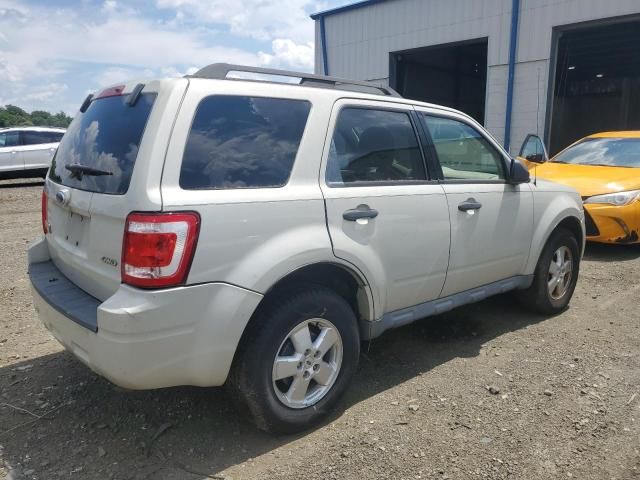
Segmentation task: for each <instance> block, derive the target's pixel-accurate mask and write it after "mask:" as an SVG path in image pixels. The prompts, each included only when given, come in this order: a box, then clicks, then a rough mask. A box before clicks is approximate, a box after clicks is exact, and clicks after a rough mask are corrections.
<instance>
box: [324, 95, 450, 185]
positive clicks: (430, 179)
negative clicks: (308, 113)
mask: <svg viewBox="0 0 640 480" xmlns="http://www.w3.org/2000/svg"><path fill="white" fill-rule="evenodd" d="M347 108H349V109H358V110H378V111H385V112H393V113H404V114H406V115H407V117H409V122H410V123H411V128H412V129H413V134H414V135H415V138H416V143H417V144H418V150H419V151H420V158H421V160H422V168H423V169H424V175H425V179H424V180H383V181H380V182H375V181H356V182H350V183H344V182H342V183H336V182H330V181H329V180H328V178H327V175H328V172H329V168H328V167H329V161H330V155H331V142H332V141H333V134H334V133H335V131H336V127H337V125H338V120H339V119H340V115H341V114H342V111H343V110H345V109H347ZM415 113H416V112H415V110H414V109H413V106H412V105H407V108H402V107H399V106H397V107H396V106H390V105H377V104H376V105H364V104H351V103H344V104H342V105H340V106H339V107H338V109H337V111H336V115H335V119H336V120H335V122H334V123H333V130H332V132H331V135H327V140H328V143H327V144H326V145H328V147H329V149H328V152H329V153H328V155H327V160H326V164H325V169H324V170H325V171H324V184H325V185H326V186H327V187H329V188H358V187H398V186H400V187H402V186H409V185H433V184H435V183H438V180H437V179H436V178H434V176H433V175H432V172H431V170H430V169H429V165H428V163H427V161H426V155H425V151H424V148H423V144H422V141H421V138H420V133H419V131H420V127H419V122H418V118H416V117H415ZM434 173H435V172H434Z"/></svg>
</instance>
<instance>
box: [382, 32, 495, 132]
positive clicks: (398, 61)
mask: <svg viewBox="0 0 640 480" xmlns="http://www.w3.org/2000/svg"><path fill="white" fill-rule="evenodd" d="M487 45H488V44H487V39H481V40H473V41H469V42H463V43H456V44H446V45H437V46H433V47H425V48H416V49H412V50H406V51H403V52H394V53H391V58H390V62H391V74H390V77H391V78H390V83H391V86H392V87H393V88H395V90H397V91H398V93H400V94H401V95H402V96H403V97H405V98H411V99H414V100H420V101H423V102H431V103H437V104H439V105H445V106H447V107H452V108H456V109H458V110H462V111H463V112H465V113H467V114H468V115H471V116H472V117H473V118H475V119H476V120H477V121H478V122H480V123H482V124H483V123H484V107H485V96H486V86H487Z"/></svg>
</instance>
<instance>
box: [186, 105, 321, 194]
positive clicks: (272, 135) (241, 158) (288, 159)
mask: <svg viewBox="0 0 640 480" xmlns="http://www.w3.org/2000/svg"><path fill="white" fill-rule="evenodd" d="M310 108H311V105H310V104H309V102H307V101H305V100H291V99H283V98H258V97H243V96H212V97H207V98H205V99H204V100H202V102H201V103H200V105H199V106H198V110H197V111H196V115H195V118H194V119H193V125H192V126H191V131H190V132H189V138H188V140H187V145H186V147H185V151H184V158H183V160H182V169H181V171H180V186H181V187H182V188H184V189H185V190H195V189H228V188H262V187H281V186H283V185H284V184H286V183H287V181H288V180H289V175H290V173H291V168H292V167H293V162H294V160H295V157H296V154H297V153H298V146H299V144H300V139H301V138H302V133H303V132H304V127H305V125H306V123H307V116H308V115H309V110H310Z"/></svg>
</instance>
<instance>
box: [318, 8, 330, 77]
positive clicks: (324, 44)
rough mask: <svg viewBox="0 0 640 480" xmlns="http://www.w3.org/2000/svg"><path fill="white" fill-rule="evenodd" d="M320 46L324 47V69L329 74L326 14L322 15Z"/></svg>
mask: <svg viewBox="0 0 640 480" xmlns="http://www.w3.org/2000/svg"><path fill="white" fill-rule="evenodd" d="M320 48H321V49H322V71H323V72H324V74H325V75H329V62H328V60H327V36H326V34H325V30H324V15H322V16H320Z"/></svg>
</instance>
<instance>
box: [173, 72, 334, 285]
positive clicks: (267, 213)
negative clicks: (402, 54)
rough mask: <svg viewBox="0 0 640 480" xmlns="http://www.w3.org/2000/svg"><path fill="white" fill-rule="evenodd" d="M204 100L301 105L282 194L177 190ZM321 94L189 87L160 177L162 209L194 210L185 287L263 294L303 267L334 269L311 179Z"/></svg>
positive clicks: (235, 84)
mask: <svg viewBox="0 0 640 480" xmlns="http://www.w3.org/2000/svg"><path fill="white" fill-rule="evenodd" d="M210 95H248V96H257V97H276V98H277V97H281V98H290V99H301V100H307V101H309V102H310V103H311V110H310V113H309V117H308V120H307V125H306V128H305V131H304V133H303V136H302V139H301V142H300V146H299V149H298V153H297V156H296V159H295V162H294V165H293V169H292V172H291V176H290V178H289V181H288V183H287V184H286V185H285V186H284V187H279V188H256V189H252V188H247V189H224V190H184V189H182V188H181V187H180V185H179V177H180V169H181V164H182V156H183V152H184V149H185V145H186V142H187V138H188V133H189V130H190V128H191V123H192V120H193V117H194V114H195V111H196V109H197V106H198V104H199V103H200V101H201V100H202V99H203V98H205V97H208V96H210ZM332 103H333V102H332V100H331V98H329V99H327V98H326V94H325V93H324V91H323V90H321V89H312V88H302V87H298V86H287V85H273V84H269V85H265V84H264V83H257V82H241V81H217V80H204V79H190V84H189V89H188V91H187V95H186V96H185V99H184V102H183V104H182V106H181V109H180V113H179V114H178V117H177V120H176V125H175V129H174V133H173V135H172V137H171V140H170V143H169V149H168V152H167V158H166V162H165V166H164V173H163V177H162V198H163V209H164V210H166V211H177V210H195V211H197V212H198V213H199V214H200V216H201V227H200V235H199V239H198V245H197V248H196V254H195V257H194V260H193V264H192V266H191V271H190V274H189V278H188V283H190V284H195V283H205V282H226V283H230V284H233V285H237V286H240V287H242V288H246V289H250V290H253V291H256V292H259V293H265V292H266V291H267V290H268V289H269V288H270V287H271V286H273V285H274V284H275V283H276V282H277V281H278V280H279V279H281V278H282V277H284V276H286V275H287V274H288V273H290V272H293V271H295V270H297V269H298V268H301V267H303V266H305V265H308V264H311V263H316V262H324V261H327V262H333V263H337V261H336V258H335V257H334V256H333V252H332V249H331V241H330V239H329V235H328V232H327V227H326V219H325V208H324V199H323V197H322V192H321V190H320V186H319V184H318V172H319V169H320V158H321V156H322V148H323V144H324V138H325V135H326V131H327V123H328V118H329V114H330V110H331V105H332Z"/></svg>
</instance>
